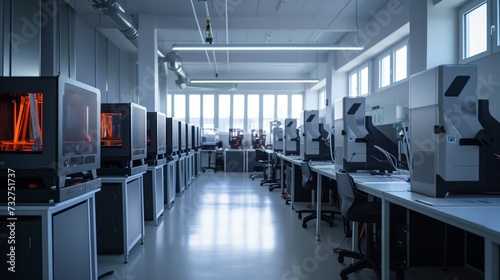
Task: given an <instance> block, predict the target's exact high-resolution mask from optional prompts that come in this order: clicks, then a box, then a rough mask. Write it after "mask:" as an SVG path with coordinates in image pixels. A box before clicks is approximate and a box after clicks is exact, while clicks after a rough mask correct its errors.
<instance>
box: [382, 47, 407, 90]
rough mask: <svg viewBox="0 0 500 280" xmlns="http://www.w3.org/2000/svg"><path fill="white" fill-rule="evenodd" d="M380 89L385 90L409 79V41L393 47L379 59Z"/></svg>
mask: <svg viewBox="0 0 500 280" xmlns="http://www.w3.org/2000/svg"><path fill="white" fill-rule="evenodd" d="M377 61H378V88H379V89H381V88H385V87H388V86H391V85H392V84H394V83H397V82H400V81H403V80H405V79H407V78H408V40H404V41H402V42H400V43H398V44H397V45H394V46H392V47H391V48H390V49H389V50H388V51H386V52H384V53H383V54H382V55H380V56H379V57H378V59H377Z"/></svg>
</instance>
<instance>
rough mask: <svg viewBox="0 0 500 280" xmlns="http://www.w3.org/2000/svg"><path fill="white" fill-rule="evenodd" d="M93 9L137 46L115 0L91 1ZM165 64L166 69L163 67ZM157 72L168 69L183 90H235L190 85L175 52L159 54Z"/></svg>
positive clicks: (132, 29)
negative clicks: (99, 12) (193, 88)
mask: <svg viewBox="0 0 500 280" xmlns="http://www.w3.org/2000/svg"><path fill="white" fill-rule="evenodd" d="M92 1H93V2H94V3H93V4H92V6H94V8H96V9H98V10H100V11H101V12H103V13H104V14H105V15H106V16H107V17H108V18H109V19H110V20H112V21H113V23H114V24H115V25H116V27H117V28H118V30H120V31H121V32H122V33H123V35H125V37H127V38H128V39H129V40H130V42H132V44H134V45H135V46H138V37H139V32H138V31H137V28H135V27H134V25H133V24H132V23H130V22H129V21H128V20H127V18H126V14H125V10H124V9H123V8H122V6H120V4H118V2H117V0H92ZM165 64H166V67H165ZM158 66H159V72H160V73H162V74H165V75H166V74H167V71H166V68H168V69H170V70H171V71H173V72H174V73H175V75H176V76H177V80H176V81H175V84H176V85H177V86H178V87H179V88H181V89H185V88H187V87H188V86H190V87H197V88H207V89H208V88H211V89H213V88H217V89H221V90H228V89H234V88H236V84H196V85H190V83H189V77H188V75H187V73H186V71H185V70H184V69H183V68H182V59H181V57H180V56H179V54H178V53H176V52H169V53H168V54H167V55H166V56H164V55H162V54H161V53H160V54H159V56H158Z"/></svg>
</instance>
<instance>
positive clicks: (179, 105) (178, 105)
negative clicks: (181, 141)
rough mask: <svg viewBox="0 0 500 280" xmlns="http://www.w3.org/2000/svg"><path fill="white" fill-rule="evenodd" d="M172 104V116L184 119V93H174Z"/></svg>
mask: <svg viewBox="0 0 500 280" xmlns="http://www.w3.org/2000/svg"><path fill="white" fill-rule="evenodd" d="M172 105H173V107H172V110H173V113H174V118H176V119H178V120H181V121H186V95H184V94H175V95H174V103H173V104H172Z"/></svg>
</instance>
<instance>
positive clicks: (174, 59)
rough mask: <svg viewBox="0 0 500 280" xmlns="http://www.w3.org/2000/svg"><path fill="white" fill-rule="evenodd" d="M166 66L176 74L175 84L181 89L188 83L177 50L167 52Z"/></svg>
mask: <svg viewBox="0 0 500 280" xmlns="http://www.w3.org/2000/svg"><path fill="white" fill-rule="evenodd" d="M165 59H166V63H167V67H168V69H169V70H170V71H173V72H174V73H175V75H176V76H177V80H176V81H175V84H176V85H177V86H178V87H179V88H182V89H185V88H187V86H188V85H189V78H188V75H187V73H186V72H185V71H184V69H183V68H182V59H181V57H180V56H179V54H178V53H177V52H173V51H172V52H169V53H167V55H166V57H165Z"/></svg>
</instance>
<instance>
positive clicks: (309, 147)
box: [299, 110, 331, 160]
mask: <svg viewBox="0 0 500 280" xmlns="http://www.w3.org/2000/svg"><path fill="white" fill-rule="evenodd" d="M301 118H302V126H301V127H300V133H299V137H300V147H299V151H300V158H301V159H302V160H331V153H330V147H329V139H330V138H329V132H328V131H327V130H326V129H324V125H323V124H322V123H320V122H319V111H318V110H304V111H302V117H301Z"/></svg>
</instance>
